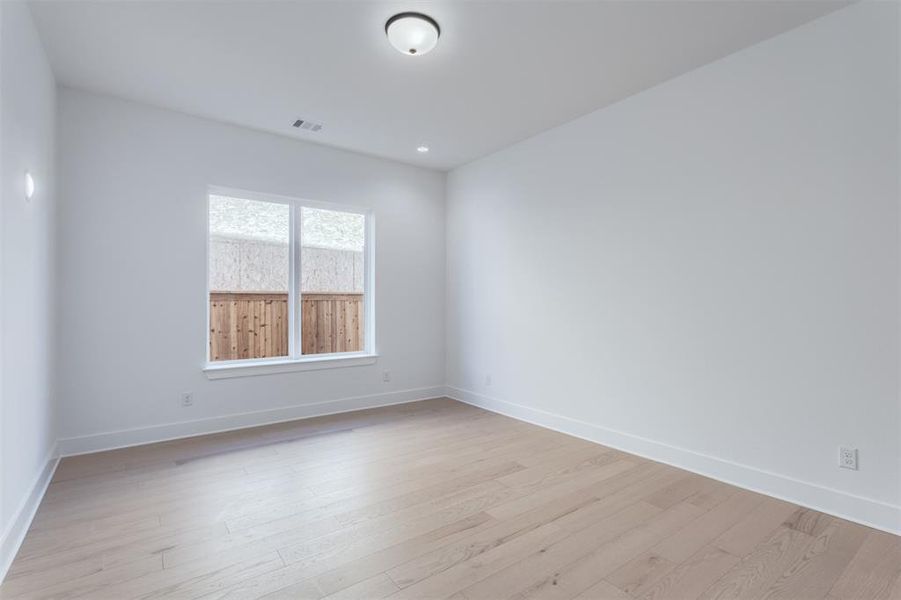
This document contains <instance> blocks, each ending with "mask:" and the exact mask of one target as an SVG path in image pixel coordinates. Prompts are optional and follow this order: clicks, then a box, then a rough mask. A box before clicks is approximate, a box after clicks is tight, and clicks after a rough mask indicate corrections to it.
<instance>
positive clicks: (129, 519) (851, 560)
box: [0, 399, 901, 600]
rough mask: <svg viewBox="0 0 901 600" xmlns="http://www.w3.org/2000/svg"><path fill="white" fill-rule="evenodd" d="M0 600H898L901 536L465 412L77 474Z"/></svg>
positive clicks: (106, 464) (94, 464)
mask: <svg viewBox="0 0 901 600" xmlns="http://www.w3.org/2000/svg"><path fill="white" fill-rule="evenodd" d="M0 596H2V597H3V598H63V597H66V598H69V597H83V598H98V599H124V598H164V597H165V598H261V597H265V598H291V599H316V600H318V599H320V598H329V599H338V598H342V599H354V598H359V599H363V598H366V599H375V598H392V599H401V598H406V599H413V600H421V599H429V598H452V599H453V600H476V599H497V598H517V599H524V598H551V599H555V600H556V599H563V598H578V599H580V600H587V599H602V598H603V599H608V598H609V599H624V598H640V599H647V600H651V599H661V598H674V599H682V598H790V599H800V598H828V599H829V600H838V599H855V600H857V599H876V598H896V599H897V598H901V538H898V537H896V536H892V535H890V534H887V533H883V532H880V531H876V530H873V529H869V528H867V527H863V526H860V525H856V524H854V523H850V522H848V521H843V520H841V519H838V518H834V517H830V516H827V515H824V514H822V513H817V512H815V511H812V510H808V509H804V508H800V507H798V506H795V505H792V504H789V503H787V502H782V501H779V500H775V499H772V498H768V497H766V496H762V495H760V494H755V493H751V492H748V491H744V490H741V489H739V488H736V487H732V486H729V485H726V484H723V483H719V482H717V481H714V480H711V479H706V478H704V477H700V476H698V475H694V474H691V473H688V472H685V471H681V470H679V469H675V468H672V467H668V466H665V465H661V464H658V463H654V462H651V461H648V460H645V459H642V458H638V457H635V456H632V455H628V454H624V453H622V452H618V451H615V450H611V449H608V448H605V447H603V446H598V445H596V444H592V443H589V442H586V441H582V440H579V439H576V438H571V437H568V436H566V435H563V434H559V433H555V432H551V431H548V430H545V429H541V428H539V427H535V426H532V425H528V424H525V423H521V422H518V421H515V420H512V419H508V418H505V417H502V416H498V415H495V414H492V413H488V412H485V411H482V410H480V409H477V408H473V407H470V406H467V405H464V404H459V403H457V402H454V401H452V400H446V399H441V400H431V401H426V402H419V403H416V404H408V405H403V406H396V407H389V408H383V409H375V410H369V411H360V412H355V413H348V414H344V415H335V416H331V417H324V418H318V419H311V420H306V421H295V422H291V423H284V424H279V425H273V426H267V427H261V428H256V429H249V430H243V431H239V432H231V433H224V434H217V435H210V436H204V437H198V438H193V439H189V440H181V441H174V442H166V443H161V444H155V445H150V446H143V447H138V448H129V449H124V450H116V451H111V452H104V453H99V454H93V455H87V456H80V457H74V458H67V459H64V460H63V461H62V463H61V464H60V466H59V468H58V470H57V472H56V475H55V477H54V478H53V483H52V484H51V485H50V489H49V490H48V492H47V495H46V497H45V498H44V501H43V503H42V504H41V507H40V510H39V511H38V514H37V517H36V518H35V521H34V523H33V525H32V527H31V529H30V531H29V533H28V536H27V537H26V539H25V542H24V544H23V546H22V549H21V551H20V552H19V555H18V557H17V558H16V560H15V562H14V563H13V565H12V569H11V570H10V572H9V575H8V577H7V580H6V581H5V582H4V583H3V585H2V586H0Z"/></svg>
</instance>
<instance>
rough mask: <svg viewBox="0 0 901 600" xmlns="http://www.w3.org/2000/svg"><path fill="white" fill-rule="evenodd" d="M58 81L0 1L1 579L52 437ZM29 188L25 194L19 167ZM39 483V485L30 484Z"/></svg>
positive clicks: (24, 15)
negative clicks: (31, 183) (30, 179)
mask: <svg viewBox="0 0 901 600" xmlns="http://www.w3.org/2000/svg"><path fill="white" fill-rule="evenodd" d="M55 97H56V88H55V83H54V81H53V74H52V73H51V71H50V67H49V65H48V63H47V59H46V57H45V56H44V50H43V48H42V47H41V43H40V41H39V40H38V37H37V33H36V31H35V28H34V25H33V23H32V20H31V14H30V12H29V10H28V7H27V6H26V5H24V4H23V3H20V2H0V182H2V184H0V263H2V264H0V579H2V577H3V574H4V573H5V571H6V568H7V567H8V563H9V561H10V560H11V559H12V553H13V552H14V551H15V548H16V547H17V546H18V542H19V538H20V537H21V535H22V534H24V529H25V528H27V525H28V522H29V520H30V517H31V513H30V509H32V508H34V507H36V505H35V504H34V503H33V502H32V503H31V504H30V503H29V498H30V497H31V498H32V500H34V496H33V494H34V493H35V492H37V494H38V497H39V494H40V492H41V491H42V489H40V488H41V487H42V484H43V483H44V480H46V478H47V477H48V476H49V473H50V467H51V466H52V463H50V462H49V461H48V459H49V457H50V454H51V451H52V448H53V444H54V442H55V440H56V432H55V427H54V410H53V403H52V389H51V384H50V382H51V380H52V376H53V364H52V356H53V350H52V348H53V335H52V334H53V330H54V325H53V278H54V261H53V255H54V252H53V232H54V213H55V209H54V206H55V200H54V127H55V102H56V98H55ZM26 170H29V171H31V173H32V174H33V176H34V178H35V181H36V186H37V187H36V193H35V195H34V198H33V199H32V200H31V202H28V203H26V201H25V192H24V190H25V171H26ZM36 488H38V489H36Z"/></svg>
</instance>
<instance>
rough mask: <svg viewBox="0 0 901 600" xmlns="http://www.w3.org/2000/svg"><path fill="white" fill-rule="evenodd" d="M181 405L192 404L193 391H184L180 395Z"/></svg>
mask: <svg viewBox="0 0 901 600" xmlns="http://www.w3.org/2000/svg"><path fill="white" fill-rule="evenodd" d="M181 405H182V406H184V407H188V406H194V392H185V393H183V394H182V395H181Z"/></svg>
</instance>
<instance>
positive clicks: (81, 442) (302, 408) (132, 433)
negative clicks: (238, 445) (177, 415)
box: [57, 386, 445, 456]
mask: <svg viewBox="0 0 901 600" xmlns="http://www.w3.org/2000/svg"><path fill="white" fill-rule="evenodd" d="M444 392H445V388H444V386H434V387H426V388H415V389H410V390H400V391H397V392H387V393H384V394H371V395H368V396H356V397H353V398H341V399H339V400H329V401H326V402H317V403H314V404H301V405H297V406H288V407H284V408H275V409H270V410H260V411H254V412H246V413H238V414H233V415H226V416H222V417H210V418H207V419H197V420H194V421H181V422H178V423H167V424H165V425H154V426H151V427H140V428H135V429H123V430H119V431H109V432H105V433H96V434H93V435H84V436H79V437H71V438H64V439H60V440H59V442H58V443H57V445H58V449H59V455H60V456H74V455H77V454H89V453H92V452H101V451H103V450H114V449H116V448H126V447H128V446H140V445H142V444H152V443H154V442H165V441H168V440H175V439H179V438H186V437H192V436H195V435H204V434H208V433H219V432H222V431H232V430H235V429H244V428H247V427H258V426H260V425H270V424H272V423H280V422H283V421H294V420H296V419H308V418H310V417H321V416H325V415H333V414H338V413H343V412H349V411H353V410H362V409H365V408H377V407H380V406H390V405H392V404H405V403H407V402H417V401H419V400H428V399H430V398H439V397H441V396H444Z"/></svg>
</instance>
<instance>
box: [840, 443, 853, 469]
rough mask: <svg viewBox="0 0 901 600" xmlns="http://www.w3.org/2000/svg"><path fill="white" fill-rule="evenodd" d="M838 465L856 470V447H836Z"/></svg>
mask: <svg viewBox="0 0 901 600" xmlns="http://www.w3.org/2000/svg"><path fill="white" fill-rule="evenodd" d="M838 466H840V467H841V468H843V469H852V470H854V471H856V470H857V448H846V447H844V446H842V447H841V448H839V449H838Z"/></svg>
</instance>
